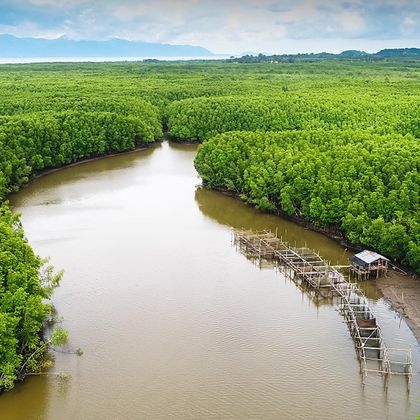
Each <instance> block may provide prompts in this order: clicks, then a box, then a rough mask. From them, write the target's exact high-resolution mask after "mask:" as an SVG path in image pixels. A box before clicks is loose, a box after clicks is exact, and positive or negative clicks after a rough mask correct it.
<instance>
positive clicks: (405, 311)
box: [376, 269, 420, 342]
mask: <svg viewBox="0 0 420 420" xmlns="http://www.w3.org/2000/svg"><path fill="white" fill-rule="evenodd" d="M376 286H377V287H378V289H379V290H380V291H381V293H382V294H383V295H384V298H385V299H387V300H388V301H389V302H390V303H391V306H392V307H393V308H394V309H395V310H396V311H397V312H398V313H399V314H400V315H401V316H402V317H403V318H404V319H405V321H406V322H407V325H408V326H409V327H410V328H411V330H412V331H413V333H414V335H415V337H416V338H417V341H419V342H420V279H419V278H418V277H416V276H412V275H406V276H403V275H401V274H399V273H396V272H394V271H392V269H391V270H390V271H388V274H387V275H386V276H384V277H381V278H379V279H377V280H376Z"/></svg>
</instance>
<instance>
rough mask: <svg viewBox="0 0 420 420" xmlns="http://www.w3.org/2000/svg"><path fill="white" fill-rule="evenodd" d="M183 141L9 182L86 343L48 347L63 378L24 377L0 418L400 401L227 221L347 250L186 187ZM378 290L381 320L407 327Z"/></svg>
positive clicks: (406, 411)
mask: <svg viewBox="0 0 420 420" xmlns="http://www.w3.org/2000/svg"><path fill="white" fill-rule="evenodd" d="M195 152H196V147H195V146H189V145H179V144H168V143H167V142H164V143H162V144H160V145H157V146H155V147H154V148H152V149H150V150H147V151H141V152H137V153H134V154H131V155H130V154H128V155H122V156H116V157H112V158H110V159H106V160H102V161H95V162H89V163H86V164H84V165H80V166H76V167H73V168H67V169H65V170H63V171H61V172H56V173H53V174H51V175H49V176H47V177H44V178H40V179H38V180H36V181H34V182H33V183H32V184H31V185H29V186H28V187H27V188H25V189H24V190H23V191H21V192H20V193H19V194H17V195H15V196H14V197H13V205H14V206H15V208H17V210H19V211H21V212H22V214H23V223H24V226H25V231H26V233H27V235H28V237H29V240H30V242H31V244H32V245H33V246H34V247H35V250H36V251H37V252H38V253H39V254H41V255H44V256H45V255H50V256H51V257H52V263H53V264H54V265H55V266H56V267H57V268H64V269H65V277H64V279H63V282H62V284H61V286H60V288H59V289H58V290H57V292H56V294H55V296H54V303H55V306H56V307H57V310H58V312H59V314H60V316H63V317H64V320H65V325H64V326H65V327H66V328H67V329H68V330H69V333H70V340H71V343H70V345H71V346H72V347H73V348H77V347H82V348H83V350H84V355H83V356H82V357H74V356H72V357H68V355H57V359H56V366H55V367H54V369H56V370H57V371H64V372H68V373H70V374H71V376H72V379H71V381H70V382H69V383H68V384H67V385H66V386H64V387H61V386H60V385H59V383H57V382H56V380H54V379H53V378H46V377H40V378H33V380H32V379H31V380H29V381H27V382H26V383H25V384H23V386H19V387H17V388H16V390H14V391H12V392H11V393H8V394H5V395H4V396H2V397H0V418H2V417H4V418H6V419H8V418H11V419H12V420H14V419H15V418H19V419H20V418H22V419H25V420H26V419H28V420H32V419H59V420H67V419H69V420H70V419H71V420H72V419H79V418H80V419H96V418H100V419H115V418H127V419H131V418H133V419H134V418H147V419H166V418H171V419H182V420H185V419H200V420H201V419H215V418H220V419H222V418H231V419H247V418H254V419H273V420H277V419H279V418H325V419H336V418H343V419H346V418H347V419H349V418H353V417H354V415H353V414H354V413H364V415H365V417H366V418H387V417H388V418H392V419H398V418H410V416H411V417H413V416H414V414H415V413H417V409H416V399H415V396H413V394H411V395H410V396H409V399H408V400H407V396H406V393H405V389H406V388H405V386H401V385H404V383H403V384H399V383H398V382H395V381H393V383H392V384H391V387H390V391H389V393H388V395H385V394H384V393H383V389H382V380H381V378H378V377H372V378H370V380H371V382H370V383H369V388H368V392H363V390H362V388H361V386H360V385H361V384H360V376H359V366H358V362H357V360H356V356H355V352H354V348H353V343H352V341H351V338H350V337H349V334H348V331H347V328H346V326H345V325H344V324H343V323H342V322H341V321H342V320H341V318H340V316H339V315H338V314H337V312H336V311H335V309H334V308H333V306H331V305H329V304H326V305H324V304H318V305H317V306H315V305H314V303H313V302H312V300H311V299H312V298H311V297H310V296H309V295H308V293H307V292H306V291H305V290H303V289H302V290H300V289H299V288H297V287H296V286H295V284H294V283H291V282H290V280H288V279H287V278H286V277H285V276H283V275H282V274H281V273H276V272H275V271H274V270H272V269H262V270H259V269H258V268H256V267H255V266H254V265H252V264H250V263H249V262H248V261H247V260H246V259H245V258H244V257H243V256H242V255H239V254H238V253H237V252H236V250H235V249H234V248H232V247H231V245H230V227H231V226H235V227H246V228H253V229H267V228H268V229H271V230H275V229H276V228H277V229H278V232H279V234H282V233H283V235H284V236H285V239H286V240H288V241H289V242H291V243H294V242H295V241H296V244H297V245H299V246H301V245H304V244H305V242H306V244H307V246H308V247H311V248H315V249H317V250H320V251H321V254H322V255H323V256H324V257H325V258H328V259H330V260H331V262H332V263H337V262H338V263H340V264H343V263H345V262H346V261H347V255H348V254H347V253H346V252H345V250H344V249H343V248H342V247H341V246H339V245H338V244H337V243H335V242H334V241H332V240H330V239H328V238H326V237H325V236H323V235H320V234H317V233H315V232H312V231H309V230H306V229H303V228H301V227H299V226H296V225H294V224H293V223H290V222H288V221H284V220H281V219H279V218H277V217H275V216H271V215H266V214H263V213H260V212H258V211H256V210H255V209H252V208H250V207H248V206H246V205H244V204H243V203H241V202H240V201H238V200H235V199H232V198H229V197H226V196H223V195H221V194H218V193H215V192H211V191H207V190H204V189H201V188H200V189H198V190H196V186H197V184H198V183H199V179H198V178H197V174H196V172H195V171H194V167H193V163H192V162H193V159H194V156H195ZM378 305H379V306H378V308H377V309H378V310H379V312H381V313H383V315H384V316H385V317H388V318H386V319H387V324H386V328H385V330H386V332H389V334H390V335H391V336H392V337H397V338H398V337H402V338H404V339H407V338H408V339H410V335H409V331H408V330H407V329H405V328H406V327H405V325H404V324H403V325H402V327H401V330H398V322H397V320H395V319H393V318H392V317H393V312H392V311H390V310H389V308H388V307H386V305H383V303H382V300H380V301H378ZM392 337H391V338H392ZM394 341H395V339H394ZM415 357H416V358H417V359H416V360H418V354H417V353H416V355H415ZM417 366H418V365H417ZM419 389H420V388H419V376H418V375H417V376H416V377H415V378H414V381H413V386H412V390H413V391H416V392H417V393H418V390H419ZM331 401H336V402H337V401H338V402H339V403H337V404H332V403H331ZM343 413H344V414H343ZM346 413H348V415H347V414H346Z"/></svg>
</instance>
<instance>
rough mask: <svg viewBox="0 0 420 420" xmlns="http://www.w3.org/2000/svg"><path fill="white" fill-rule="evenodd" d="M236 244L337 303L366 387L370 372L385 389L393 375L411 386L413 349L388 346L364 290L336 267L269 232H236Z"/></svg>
mask: <svg viewBox="0 0 420 420" xmlns="http://www.w3.org/2000/svg"><path fill="white" fill-rule="evenodd" d="M233 244H234V245H235V246H236V247H237V249H238V250H240V252H241V253H243V254H244V255H245V256H246V257H247V258H248V259H250V260H252V261H253V262H255V263H256V262H258V263H259V264H261V262H262V260H269V261H273V262H274V263H275V264H276V266H277V267H283V268H284V269H288V273H287V274H288V275H289V277H290V278H293V280H299V281H301V282H303V283H305V284H306V285H307V286H308V287H309V288H310V289H312V290H314V291H315V292H316V293H319V294H321V295H322V296H324V297H326V296H329V297H332V298H334V299H335V300H336V302H337V306H338V309H339V311H340V313H341V314H342V315H343V317H344V320H345V322H346V324H347V327H348V329H349V331H350V334H351V336H352V338H353V340H354V344H355V348H356V352H357V356H358V359H359V361H360V370H361V374H362V381H363V384H364V383H365V379H366V377H367V375H368V372H375V373H380V374H381V375H383V376H384V378H385V386H386V387H387V386H388V379H389V377H390V376H391V375H404V376H405V377H406V378H407V383H408V384H410V380H411V376H412V359H411V350H410V349H395V348H389V347H387V345H386V344H385V340H384V338H383V335H382V332H381V328H380V327H379V325H378V324H377V323H376V317H375V315H374V314H373V312H372V310H371V308H370V306H369V302H368V300H367V298H366V296H365V295H364V293H363V291H362V290H361V289H360V288H359V287H358V285H357V283H353V282H351V281H350V279H348V280H347V279H346V278H345V276H344V274H343V273H341V272H340V271H339V270H338V268H337V267H334V266H332V265H331V264H330V263H329V262H327V261H325V260H324V259H323V258H322V257H321V256H320V255H319V254H318V253H317V252H315V251H314V250H311V249H308V248H306V247H303V248H297V247H292V246H290V245H289V244H288V243H287V242H285V241H283V240H282V238H279V237H278V236H277V233H276V234H274V233H272V232H270V231H262V232H253V231H249V230H234V232H233ZM285 272H286V271H285Z"/></svg>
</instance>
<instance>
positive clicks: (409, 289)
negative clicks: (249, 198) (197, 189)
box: [204, 185, 420, 343]
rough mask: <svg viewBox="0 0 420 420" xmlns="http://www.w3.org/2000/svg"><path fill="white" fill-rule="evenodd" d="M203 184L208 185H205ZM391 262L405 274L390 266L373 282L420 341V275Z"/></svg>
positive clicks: (339, 237) (334, 232)
mask: <svg viewBox="0 0 420 420" xmlns="http://www.w3.org/2000/svg"><path fill="white" fill-rule="evenodd" d="M204 187H205V188H208V187H206V186H205V185H204ZM213 190H214V191H217V192H220V193H221V194H224V195H227V196H229V197H232V198H235V199H237V200H240V201H242V202H243V201H244V200H242V199H241V197H240V196H239V194H238V193H234V192H232V191H228V190H226V189H224V188H213ZM273 214H275V215H276V216H279V217H281V218H283V219H286V220H290V221H292V222H294V223H297V224H298V225H300V226H303V227H305V228H306V229H310V230H313V231H315V232H319V233H322V234H323V235H325V236H327V237H329V238H331V239H333V240H335V241H336V242H338V243H339V244H340V245H342V246H345V247H346V248H347V249H350V250H353V251H355V252H357V251H361V250H362V248H359V247H356V246H355V245H352V244H350V243H349V242H347V241H346V239H345V238H344V237H343V234H342V233H341V232H340V231H339V229H338V228H337V227H331V228H324V227H320V226H317V225H314V224H313V223H311V222H310V221H308V220H306V219H304V218H303V217H299V216H290V215H288V214H287V213H285V212H283V211H281V210H279V209H276V211H274V212H273ZM393 264H394V263H393ZM395 266H396V267H397V268H398V269H401V270H404V271H406V272H407V274H406V275H402V274H401V273H398V272H397V271H395V270H393V269H392V267H391V268H390V270H389V271H388V274H387V276H386V277H381V278H379V279H377V280H375V283H376V286H377V288H378V289H379V291H380V292H381V293H382V295H383V297H384V298H385V299H386V300H387V301H388V302H389V303H390V305H391V307H392V308H393V309H394V310H395V311H397V312H398V313H399V314H400V316H401V317H402V318H404V320H405V321H406V323H407V325H408V326H409V327H410V329H411V331H412V332H413V334H414V336H415V337H416V339H417V341H418V342H419V343H420V278H419V276H418V275H416V274H415V273H413V272H412V271H410V270H409V269H407V268H406V267H400V266H398V265H396V264H395Z"/></svg>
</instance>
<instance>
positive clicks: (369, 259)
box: [353, 250, 389, 264]
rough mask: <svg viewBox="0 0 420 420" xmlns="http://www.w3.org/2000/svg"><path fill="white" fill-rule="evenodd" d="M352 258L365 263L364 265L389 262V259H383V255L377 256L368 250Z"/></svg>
mask: <svg viewBox="0 0 420 420" xmlns="http://www.w3.org/2000/svg"><path fill="white" fill-rule="evenodd" d="M353 258H357V259H359V260H361V261H363V262H365V263H366V264H372V263H373V262H376V261H378V260H385V261H389V259H388V258H386V257H384V256H383V255H381V254H378V253H377V252H373V251H368V250H364V251H362V252H359V253H358V254H356V255H355V256H354V257H353Z"/></svg>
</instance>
